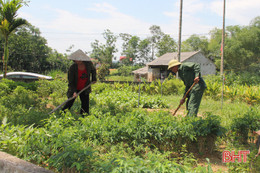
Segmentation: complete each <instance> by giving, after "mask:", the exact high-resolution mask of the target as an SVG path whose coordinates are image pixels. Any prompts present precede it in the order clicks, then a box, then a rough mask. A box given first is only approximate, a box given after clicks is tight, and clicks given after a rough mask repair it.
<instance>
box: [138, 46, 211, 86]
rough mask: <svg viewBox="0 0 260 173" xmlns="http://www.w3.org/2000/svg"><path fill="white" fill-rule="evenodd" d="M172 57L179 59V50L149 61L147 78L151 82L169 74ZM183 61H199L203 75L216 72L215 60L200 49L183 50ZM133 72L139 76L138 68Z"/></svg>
mask: <svg viewBox="0 0 260 173" xmlns="http://www.w3.org/2000/svg"><path fill="white" fill-rule="evenodd" d="M172 59H176V60H178V57H177V52H173V53H166V54H164V55H162V56H161V57H159V58H157V59H155V60H154V61H152V62H150V63H148V64H147V66H146V67H145V68H147V70H146V71H147V80H148V81H149V82H151V81H153V80H155V79H165V78H166V77H167V74H168V72H167V69H168V63H169V62H170V61H171V60H172ZM181 62H182V63H183V62H195V63H199V64H200V67H201V75H202V76H205V75H210V74H216V65H215V64H214V62H213V61H211V60H210V59H208V58H206V57H205V56H204V55H203V54H202V53H201V52H200V51H197V52H182V53H181ZM133 73H134V74H135V76H138V70H136V71H133ZM135 78H136V77H135Z"/></svg>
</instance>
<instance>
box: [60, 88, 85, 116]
mask: <svg viewBox="0 0 260 173" xmlns="http://www.w3.org/2000/svg"><path fill="white" fill-rule="evenodd" d="M77 92H79V91H77ZM79 97H80V101H81V109H80V114H81V115H83V114H84V113H87V114H88V115H89V94H85V93H84V92H82V93H81V94H80V95H79ZM75 100H76V99H72V100H70V101H69V102H67V103H66V104H65V106H64V107H63V108H62V110H63V111H64V110H66V109H70V108H71V107H72V105H73V103H74V101H75Z"/></svg>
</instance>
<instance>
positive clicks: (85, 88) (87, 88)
mask: <svg viewBox="0 0 260 173" xmlns="http://www.w3.org/2000/svg"><path fill="white" fill-rule="evenodd" d="M90 85H91V83H90V84H89V85H88V86H86V87H85V88H83V89H82V90H80V92H78V93H77V95H76V97H70V98H69V99H68V100H66V101H65V102H63V103H62V104H60V105H59V106H57V107H56V108H55V109H53V110H52V111H51V112H49V113H48V114H52V113H53V112H55V111H56V110H58V109H59V108H60V107H62V106H63V105H65V104H66V103H67V102H68V101H71V100H72V99H75V98H77V97H78V96H79V95H80V94H81V93H82V92H83V91H85V90H86V89H88V88H89V87H90Z"/></svg>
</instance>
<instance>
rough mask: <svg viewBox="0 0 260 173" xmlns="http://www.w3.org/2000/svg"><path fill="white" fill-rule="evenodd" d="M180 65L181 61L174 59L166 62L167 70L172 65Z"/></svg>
mask: <svg viewBox="0 0 260 173" xmlns="http://www.w3.org/2000/svg"><path fill="white" fill-rule="evenodd" d="M177 65H181V63H180V62H179V61H177V60H175V59H173V60H171V61H170V62H169V64H168V70H169V69H170V68H172V67H174V66H177Z"/></svg>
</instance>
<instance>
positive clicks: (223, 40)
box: [220, 0, 226, 109]
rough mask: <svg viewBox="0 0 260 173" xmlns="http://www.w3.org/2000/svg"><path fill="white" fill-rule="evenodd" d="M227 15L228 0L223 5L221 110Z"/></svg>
mask: <svg viewBox="0 0 260 173" xmlns="http://www.w3.org/2000/svg"><path fill="white" fill-rule="evenodd" d="M225 14H226V0H224V4H223V28H222V43H221V66H220V75H221V78H222V93H221V109H222V107H223V96H224V80H225V77H224V48H225Z"/></svg>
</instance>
